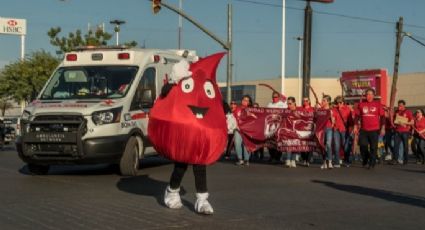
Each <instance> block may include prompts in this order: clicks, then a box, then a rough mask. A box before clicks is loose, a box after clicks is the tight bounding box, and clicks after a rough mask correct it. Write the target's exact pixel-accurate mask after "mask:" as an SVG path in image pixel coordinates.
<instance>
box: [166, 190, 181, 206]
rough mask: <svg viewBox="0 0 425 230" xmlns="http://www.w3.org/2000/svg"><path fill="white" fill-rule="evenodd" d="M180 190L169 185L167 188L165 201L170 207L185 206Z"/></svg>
mask: <svg viewBox="0 0 425 230" xmlns="http://www.w3.org/2000/svg"><path fill="white" fill-rule="evenodd" d="M179 192H180V188H178V189H171V188H170V186H167V188H166V189H165V195H164V203H165V205H166V206H167V207H168V208H171V209H179V208H181V207H183V204H182V200H181V199H180V194H179Z"/></svg>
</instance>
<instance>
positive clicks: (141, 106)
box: [130, 65, 158, 136]
mask: <svg viewBox="0 0 425 230" xmlns="http://www.w3.org/2000/svg"><path fill="white" fill-rule="evenodd" d="M156 75H157V68H156V67H155V66H153V65H152V66H148V67H146V68H145V70H144V72H143V75H142V77H141V78H140V81H139V82H138V85H137V89H136V93H135V94H134V96H133V99H132V101H131V105H130V115H131V123H132V124H135V125H136V126H137V127H139V128H140V129H141V131H142V132H143V135H145V136H146V135H147V127H148V119H147V118H148V115H149V110H150V109H151V108H152V106H153V103H154V101H155V98H156V97H157V93H158V92H157V87H156V80H155V79H156Z"/></svg>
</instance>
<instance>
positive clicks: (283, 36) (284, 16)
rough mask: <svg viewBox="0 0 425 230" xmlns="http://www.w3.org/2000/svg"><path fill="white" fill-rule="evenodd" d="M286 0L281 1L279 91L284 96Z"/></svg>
mask: <svg viewBox="0 0 425 230" xmlns="http://www.w3.org/2000/svg"><path fill="white" fill-rule="evenodd" d="M285 1H286V0H282V54H281V56H282V66H281V81H282V83H281V84H282V85H281V87H282V88H281V90H280V92H281V93H282V94H283V95H285V43H286V40H285V35H286V20H285V18H286V2H285Z"/></svg>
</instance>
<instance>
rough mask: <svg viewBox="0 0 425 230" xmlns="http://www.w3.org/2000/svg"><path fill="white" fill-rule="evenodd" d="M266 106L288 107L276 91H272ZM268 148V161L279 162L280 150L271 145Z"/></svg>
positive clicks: (275, 107)
mask: <svg viewBox="0 0 425 230" xmlns="http://www.w3.org/2000/svg"><path fill="white" fill-rule="evenodd" d="M267 108H274V109H286V108H288V104H287V102H286V100H285V101H283V98H282V96H281V95H280V94H279V93H278V92H273V93H272V101H271V102H270V103H269V104H267ZM268 150H269V155H270V158H269V162H270V163H274V162H280V159H281V157H282V152H280V151H279V150H277V148H273V147H268Z"/></svg>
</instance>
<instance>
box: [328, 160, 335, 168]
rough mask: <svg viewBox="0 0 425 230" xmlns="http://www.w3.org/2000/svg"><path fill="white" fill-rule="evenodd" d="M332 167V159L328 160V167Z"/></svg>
mask: <svg viewBox="0 0 425 230" xmlns="http://www.w3.org/2000/svg"><path fill="white" fill-rule="evenodd" d="M333 168H334V167H333V166H332V161H329V162H328V169H333Z"/></svg>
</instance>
